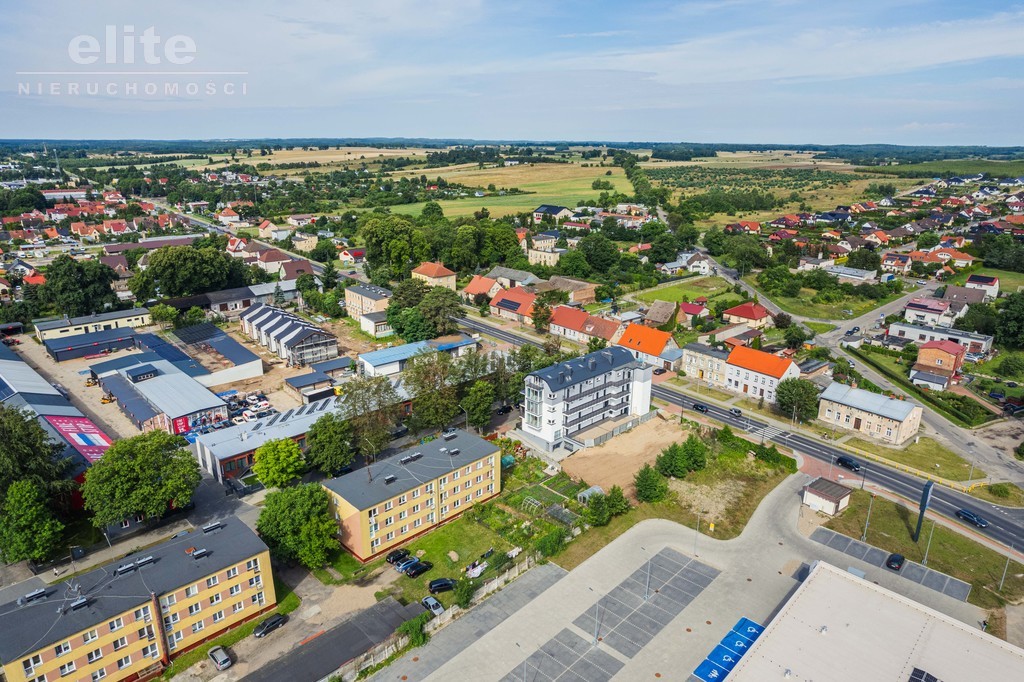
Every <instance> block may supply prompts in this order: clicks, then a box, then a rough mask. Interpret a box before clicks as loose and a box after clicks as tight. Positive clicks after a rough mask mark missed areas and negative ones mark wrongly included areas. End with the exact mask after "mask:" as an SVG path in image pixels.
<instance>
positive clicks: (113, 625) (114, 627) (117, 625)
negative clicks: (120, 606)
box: [107, 618, 124, 632]
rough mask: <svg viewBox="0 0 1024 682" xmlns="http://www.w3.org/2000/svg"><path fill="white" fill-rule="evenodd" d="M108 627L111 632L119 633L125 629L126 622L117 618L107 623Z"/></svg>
mask: <svg viewBox="0 0 1024 682" xmlns="http://www.w3.org/2000/svg"><path fill="white" fill-rule="evenodd" d="M107 625H109V626H110V631H111V632H117V631H118V630H120V629H121V628H123V627H124V621H123V620H122V619H120V618H115V619H114V620H112V621H110V622H109V623H107Z"/></svg>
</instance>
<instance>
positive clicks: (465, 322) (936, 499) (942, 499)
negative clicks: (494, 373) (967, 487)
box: [458, 318, 1024, 548]
mask: <svg viewBox="0 0 1024 682" xmlns="http://www.w3.org/2000/svg"><path fill="white" fill-rule="evenodd" d="M458 322H459V324H460V325H462V326H463V327H466V328H467V329H470V330H472V331H475V332H479V333H484V334H488V335H489V336H493V337H494V338H497V339H500V340H502V341H507V342H509V343H512V344H514V345H517V346H519V345H523V344H524V343H528V344H531V345H534V346H538V347H540V346H541V344H539V343H537V342H536V341H534V340H532V339H525V338H523V337H521V336H518V335H517V334H513V333H511V332H508V331H505V330H504V329H498V328H495V327H492V326H490V325H488V324H486V323H483V322H480V321H477V320H471V319H466V318H462V319H459V320H458ZM651 396H652V397H654V398H658V399H659V400H664V401H665V402H668V403H672V404H674V405H680V406H683V407H684V409H691V410H692V405H693V403H695V402H703V401H702V400H701V399H700V398H699V397H694V396H690V395H687V394H685V393H683V392H681V391H676V390H672V389H668V388H665V387H664V386H654V387H652V389H651ZM704 404H706V405H707V407H708V412H707V416H709V417H711V418H713V419H715V420H716V421H719V422H722V423H725V424H728V425H729V426H730V428H733V429H738V430H741V431H747V432H749V433H752V434H754V435H762V436H763V437H764V440H765V441H770V442H773V443H778V444H779V445H784V446H786V447H788V448H792V449H794V450H796V451H798V452H799V453H800V454H802V455H804V456H808V457H814V458H816V459H819V460H821V461H823V462H831V461H834V460H835V458H837V457H839V456H840V455H849V453H848V452H846V451H845V450H842V449H840V448H837V447H834V446H832V445H828V444H826V443H824V442H821V441H818V440H815V439H813V438H808V437H806V436H804V435H802V434H798V433H792V432H790V431H786V430H783V429H780V428H777V427H775V426H771V425H769V424H766V423H765V422H761V421H758V420H756V419H753V418H751V417H748V416H746V415H741V416H739V417H737V416H736V415H734V414H732V413H731V412H729V410H728V409H725V408H721V407H717V406H715V405H711V404H707V403H704ZM695 414H696V413H695ZM860 473H861V474H863V478H864V480H865V481H866V482H871V483H874V484H875V485H878V486H880V487H883V488H885V489H887V490H890V491H892V492H894V493H896V494H898V495H901V496H902V497H905V498H907V499H909V500H915V501H916V500H919V499H920V497H921V492H922V490H923V489H924V481H922V480H921V479H920V478H917V477H916V476H912V475H910V474H906V473H903V472H901V471H897V470H895V469H891V468H889V467H886V466H884V465H882V464H877V463H875V462H871V463H862V467H861V472H860ZM850 477H851V478H853V479H854V480H856V478H857V477H858V474H855V473H853V472H850ZM930 508H931V509H932V510H933V511H935V512H938V513H940V514H942V515H943V516H947V517H950V518H953V519H955V518H956V511H957V510H958V509H968V510H970V511H973V512H974V513H976V514H978V515H979V516H981V517H982V518H984V519H985V520H987V521H988V522H989V525H988V527H987V528H979V529H975V530H977V532H979V533H983V534H985V535H986V536H988V537H990V538H991V539H993V540H995V541H996V542H999V543H1001V544H1003V545H1006V546H1008V547H1015V548H1016V547H1021V546H1022V545H1024V509H1016V508H1009V507H999V506H997V505H991V504H988V503H985V502H981V501H979V500H977V499H975V498H973V497H971V496H970V495H965V494H962V493H959V492H956V491H954V490H950V489H949V488H944V487H942V486H935V488H934V490H933V493H932V501H931V506H930Z"/></svg>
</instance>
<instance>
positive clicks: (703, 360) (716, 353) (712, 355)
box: [680, 343, 729, 390]
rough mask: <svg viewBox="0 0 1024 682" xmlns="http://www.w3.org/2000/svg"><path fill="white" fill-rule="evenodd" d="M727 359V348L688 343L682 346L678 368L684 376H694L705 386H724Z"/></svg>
mask: <svg viewBox="0 0 1024 682" xmlns="http://www.w3.org/2000/svg"><path fill="white" fill-rule="evenodd" d="M728 359H729V351H728V350H724V349H721V348H715V347H713V346H708V345H705V344H703V343H688V344H686V345H685V346H683V363H682V366H681V367H680V369H681V371H683V372H685V373H686V376H688V377H694V378H695V379H697V381H698V382H703V385H705V386H710V387H713V388H725V386H726V384H725V381H726V376H725V374H726V369H727V364H726V363H727V361H728ZM698 390H699V383H698Z"/></svg>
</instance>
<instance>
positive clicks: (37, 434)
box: [0, 404, 74, 503]
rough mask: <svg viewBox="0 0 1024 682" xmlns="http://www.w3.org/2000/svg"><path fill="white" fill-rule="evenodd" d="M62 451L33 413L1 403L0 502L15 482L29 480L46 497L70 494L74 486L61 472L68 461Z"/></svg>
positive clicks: (65, 469) (60, 445) (65, 468)
mask: <svg viewBox="0 0 1024 682" xmlns="http://www.w3.org/2000/svg"><path fill="white" fill-rule="evenodd" d="M63 452H64V446H63V445H62V444H58V443H56V442H55V441H53V440H51V439H50V436H49V435H48V434H47V433H46V431H44V430H43V427H42V426H40V425H39V421H38V418H37V417H36V415H35V414H33V413H31V412H29V411H28V410H22V409H20V408H17V407H11V406H9V405H3V404H0V503H2V502H3V500H4V498H5V497H6V495H7V489H8V488H9V487H10V486H11V485H12V484H13V483H14V482H15V481H31V482H32V483H33V484H35V485H36V486H38V487H39V488H40V489H42V490H43V491H44V493H45V494H47V495H48V496H53V495H55V494H58V493H61V492H68V491H70V490H71V488H72V487H73V485H74V483H73V482H71V481H68V480H67V479H65V478H64V473H65V472H66V471H67V469H68V466H69V465H70V463H71V462H70V460H69V459H67V458H65V457H62V454H63Z"/></svg>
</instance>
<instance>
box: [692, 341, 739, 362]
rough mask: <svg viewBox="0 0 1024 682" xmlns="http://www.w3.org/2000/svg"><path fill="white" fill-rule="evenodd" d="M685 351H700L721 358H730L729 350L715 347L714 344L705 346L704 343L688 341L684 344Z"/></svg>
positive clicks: (702, 353)
mask: <svg viewBox="0 0 1024 682" xmlns="http://www.w3.org/2000/svg"><path fill="white" fill-rule="evenodd" d="M683 350H684V351H689V352H691V353H700V354H701V355H708V356H710V357H713V358H718V359H719V360H728V359H729V351H727V350H723V349H721V348H714V347H713V346H705V345H704V344H703V343H688V344H686V345H685V346H683Z"/></svg>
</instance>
